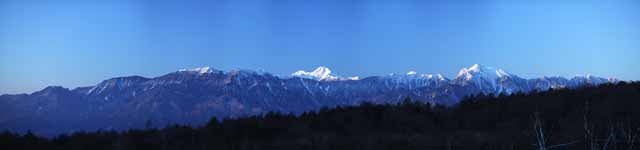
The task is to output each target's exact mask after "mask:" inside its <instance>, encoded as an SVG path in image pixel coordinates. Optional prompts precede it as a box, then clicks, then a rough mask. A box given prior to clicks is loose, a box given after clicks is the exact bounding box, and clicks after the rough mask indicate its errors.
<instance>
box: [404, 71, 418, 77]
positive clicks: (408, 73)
mask: <svg viewBox="0 0 640 150" xmlns="http://www.w3.org/2000/svg"><path fill="white" fill-rule="evenodd" d="M416 74H418V73H417V72H416V71H414V70H411V71H409V72H407V75H410V76H411V75H416Z"/></svg>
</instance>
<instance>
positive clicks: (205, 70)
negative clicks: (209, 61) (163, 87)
mask: <svg viewBox="0 0 640 150" xmlns="http://www.w3.org/2000/svg"><path fill="white" fill-rule="evenodd" d="M178 72H197V73H199V74H205V73H212V72H213V69H211V67H198V68H192V69H180V70H178Z"/></svg>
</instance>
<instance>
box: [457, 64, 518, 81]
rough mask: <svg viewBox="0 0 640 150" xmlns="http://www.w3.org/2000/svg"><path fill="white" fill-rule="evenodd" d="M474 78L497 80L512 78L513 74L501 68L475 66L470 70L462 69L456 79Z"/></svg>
mask: <svg viewBox="0 0 640 150" xmlns="http://www.w3.org/2000/svg"><path fill="white" fill-rule="evenodd" d="M474 76H476V77H480V78H488V79H491V80H495V79H497V78H502V77H509V76H511V74H509V73H507V72H506V71H504V70H502V69H499V68H497V69H496V68H493V67H487V66H483V65H479V64H473V65H472V66H471V67H469V68H462V69H461V70H460V71H459V72H458V75H457V76H456V78H464V79H465V80H471V79H472V78H474Z"/></svg>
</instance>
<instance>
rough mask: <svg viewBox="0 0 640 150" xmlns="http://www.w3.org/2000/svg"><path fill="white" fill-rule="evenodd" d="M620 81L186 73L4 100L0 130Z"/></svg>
mask: <svg viewBox="0 0 640 150" xmlns="http://www.w3.org/2000/svg"><path fill="white" fill-rule="evenodd" d="M609 82H618V81H617V80H616V79H606V78H601V77H595V76H575V77H573V78H564V77H540V78H533V79H525V78H521V77H518V76H517V75H513V74H510V73H508V72H506V71H504V70H502V69H497V68H493V67H486V66H482V65H478V64H474V65H473V66H471V67H468V68H463V69H461V70H460V71H459V72H458V74H457V75H456V76H455V77H454V78H452V79H449V78H446V77H444V76H443V75H441V74H418V73H416V72H415V71H411V72H408V73H406V74H390V75H387V76H371V77H366V78H359V77H341V76H336V75H333V74H332V72H331V70H330V69H329V68H327V67H318V68H317V69H315V70H313V71H311V72H307V71H302V70H301V71H297V72H294V73H293V74H291V75H289V76H276V75H272V74H269V73H262V72H256V71H250V70H231V71H221V70H216V69H212V68H210V67H202V68H195V69H183V70H178V71H176V72H171V73H168V74H165V75H162V76H159V77H154V78H146V77H141V76H128V77H117V78H111V79H107V80H104V81H102V82H100V83H98V84H97V85H94V86H88V87H78V88H75V89H67V88H64V87H60V86H49V87H46V88H44V89H43V90H40V91H37V92H34V93H31V94H13V95H8V94H5V95H1V96H0V129H9V130H13V131H26V130H32V131H33V132H35V133H40V134H44V135H54V134H59V133H68V132H73V131H78V130H98V129H103V130H122V129H129V128H141V127H144V126H148V125H149V124H152V126H156V127H160V126H165V125H167V124H171V123H178V124H192V125H197V124H201V123H204V122H206V121H207V120H209V119H210V118H211V117H217V118H219V119H223V118H236V117H243V116H249V115H259V114H264V113H266V112H283V113H294V114H299V113H303V112H306V111H315V110H319V109H320V108H323V107H336V106H344V105H357V104H360V103H362V102H371V103H378V104H381V103H397V102H400V101H402V100H404V98H406V97H410V98H411V99H413V100H416V101H421V102H430V103H435V104H444V105H453V104H456V103H458V102H459V101H460V100H461V99H463V98H464V97H465V96H469V95H476V94H480V93H482V94H493V95H498V94H513V93H517V92H523V93H526V92H531V91H544V90H548V89H556V88H576V87H580V86H586V85H598V84H603V83H609Z"/></svg>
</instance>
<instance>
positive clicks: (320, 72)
mask: <svg viewBox="0 0 640 150" xmlns="http://www.w3.org/2000/svg"><path fill="white" fill-rule="evenodd" d="M238 71H240V72H249V73H257V74H260V75H270V76H274V77H276V78H279V79H291V78H296V77H297V78H305V79H311V80H317V81H320V82H330V81H349V80H352V81H353V80H361V79H364V78H380V77H381V78H398V79H402V80H415V79H420V78H424V79H437V80H443V81H447V82H448V81H450V80H456V79H464V80H471V79H472V78H473V74H476V76H478V77H479V78H487V79H489V80H498V79H500V78H503V77H516V78H522V79H527V80H535V79H546V78H561V79H565V80H569V79H575V78H587V79H588V78H601V79H604V80H607V82H617V81H620V80H621V79H618V78H615V77H612V76H608V77H606V76H605V77H601V76H596V75H592V74H577V75H574V76H559V75H542V76H538V77H532V78H527V77H522V76H520V75H517V74H512V73H510V72H507V71H505V70H503V69H502V68H498V67H493V66H486V65H482V64H472V65H469V66H468V67H463V68H461V69H460V70H459V71H457V73H456V74H455V75H453V76H445V75H443V73H437V72H434V73H425V72H419V71H416V70H408V71H406V72H399V73H398V72H392V73H387V74H382V75H371V76H342V75H341V74H340V73H338V72H334V71H332V70H331V69H330V68H329V67H327V66H318V67H316V68H315V69H313V70H308V71H307V70H297V71H295V72H291V73H290V74H284V75H278V74H273V73H270V72H268V71H265V70H248V69H231V70H220V69H216V68H213V67H210V66H203V67H196V68H183V69H178V70H175V71H172V72H167V73H164V74H162V75H158V76H152V77H144V76H140V75H126V76H116V77H109V78H105V79H103V80H100V82H99V83H95V84H91V85H85V86H78V87H65V86H63V85H47V86H44V87H41V88H40V89H38V90H36V91H32V92H25V93H0V95H13V94H33V93H36V92H40V91H42V90H46V89H48V88H50V87H60V88H66V89H69V90H71V89H74V90H78V89H84V88H87V87H93V86H94V85H96V84H100V83H102V82H107V81H109V80H113V79H119V78H130V77H136V78H145V79H150V78H157V77H162V76H166V75H170V74H173V73H176V72H194V73H198V74H210V73H215V72H221V73H233V72H238ZM623 81H624V80H623ZM628 81H633V80H628ZM404 82H409V81H404Z"/></svg>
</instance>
